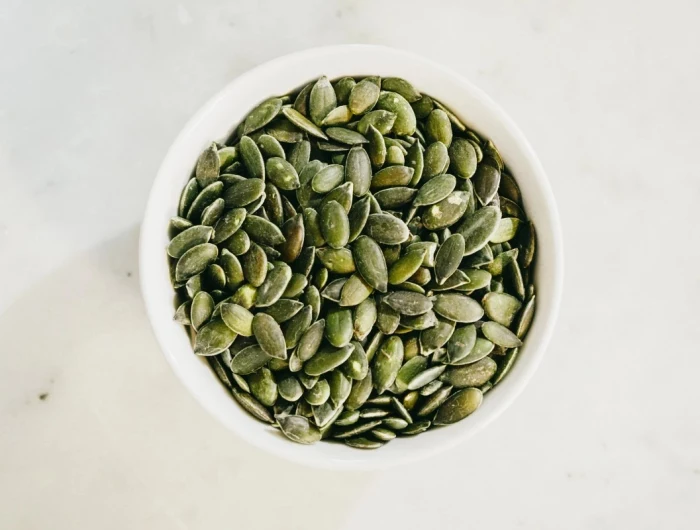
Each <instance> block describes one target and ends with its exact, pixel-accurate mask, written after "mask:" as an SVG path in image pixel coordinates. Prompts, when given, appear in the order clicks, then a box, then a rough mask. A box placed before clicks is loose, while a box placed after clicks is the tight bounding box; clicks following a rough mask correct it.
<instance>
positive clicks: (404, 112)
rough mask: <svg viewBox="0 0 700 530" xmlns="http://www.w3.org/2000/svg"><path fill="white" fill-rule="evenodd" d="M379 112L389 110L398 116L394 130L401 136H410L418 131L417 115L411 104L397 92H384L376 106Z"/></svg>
mask: <svg viewBox="0 0 700 530" xmlns="http://www.w3.org/2000/svg"><path fill="white" fill-rule="evenodd" d="M375 108H377V109H378V110H388V111H389V112H393V113H394V114H396V121H395V122H394V126H393V128H392V130H393V132H394V133H395V134H397V135H399V136H410V135H412V134H413V133H414V132H415V130H416V115H415V113H414V112H413V108H411V104H410V103H409V102H408V101H406V99H405V98H404V97H403V96H401V95H399V94H397V93H396V92H388V91H387V92H382V93H381V94H380V95H379V99H378V100H377V104H376V106H375Z"/></svg>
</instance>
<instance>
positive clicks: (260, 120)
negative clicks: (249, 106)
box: [243, 98, 282, 134]
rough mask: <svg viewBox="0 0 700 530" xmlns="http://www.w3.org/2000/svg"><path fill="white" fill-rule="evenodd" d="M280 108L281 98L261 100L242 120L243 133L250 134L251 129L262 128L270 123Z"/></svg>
mask: <svg viewBox="0 0 700 530" xmlns="http://www.w3.org/2000/svg"><path fill="white" fill-rule="evenodd" d="M281 109H282V100H281V99H279V98H271V99H268V100H266V101H263V102H262V103H261V104H260V105H258V106H257V107H255V108H254V109H253V110H252V111H251V113H250V114H248V116H247V117H246V119H245V121H244V122H243V134H250V133H252V132H253V131H257V130H258V129H262V128H263V127H265V125H267V124H268V123H270V122H271V121H272V120H273V119H274V118H275V117H276V116H277V115H278V114H279V113H280V110H281Z"/></svg>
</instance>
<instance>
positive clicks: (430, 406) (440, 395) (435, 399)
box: [416, 367, 452, 417]
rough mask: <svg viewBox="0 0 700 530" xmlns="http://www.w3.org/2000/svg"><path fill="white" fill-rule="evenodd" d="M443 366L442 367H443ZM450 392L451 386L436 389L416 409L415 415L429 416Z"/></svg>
mask: <svg viewBox="0 0 700 530" xmlns="http://www.w3.org/2000/svg"><path fill="white" fill-rule="evenodd" d="M443 368H444V367H443ZM451 393H452V387H451V386H446V387H443V388H440V389H439V390H437V391H436V392H435V393H434V394H432V395H431V396H430V397H429V398H428V399H427V400H426V401H425V403H424V404H423V406H422V407H421V408H419V409H418V411H417V412H416V415H417V416H419V417H421V416H430V415H431V414H432V413H433V412H435V411H436V410H437V409H438V408H439V407H440V406H441V405H442V404H443V403H445V402H446V401H447V399H448V398H449V397H450V394H451Z"/></svg>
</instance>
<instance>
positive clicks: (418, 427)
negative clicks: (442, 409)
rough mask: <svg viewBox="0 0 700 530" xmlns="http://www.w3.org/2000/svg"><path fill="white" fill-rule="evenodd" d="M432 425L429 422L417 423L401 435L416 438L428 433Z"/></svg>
mask: <svg viewBox="0 0 700 530" xmlns="http://www.w3.org/2000/svg"><path fill="white" fill-rule="evenodd" d="M430 425H431V423H430V421H429V420H424V421H417V422H415V423H414V424H413V425H409V426H408V427H406V428H405V429H404V430H403V431H401V433H400V434H401V435H402V436H414V435H416V434H420V433H422V432H425V431H427V430H428V429H429V428H430Z"/></svg>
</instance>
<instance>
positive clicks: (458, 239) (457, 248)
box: [435, 234, 465, 285]
mask: <svg viewBox="0 0 700 530" xmlns="http://www.w3.org/2000/svg"><path fill="white" fill-rule="evenodd" d="M464 245H465V244H464V238H463V237H462V235H461V234H453V235H451V236H450V237H449V238H448V239H447V240H446V241H445V242H444V243H443V244H442V245H441V246H440V249H439V250H438V252H437V255H436V256H435V279H436V280H437V282H438V284H440V285H442V284H443V283H445V281H446V280H447V278H449V277H450V276H452V274H454V272H455V271H456V270H457V268H458V267H459V264H460V263H461V262H462V258H463V257H464Z"/></svg>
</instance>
